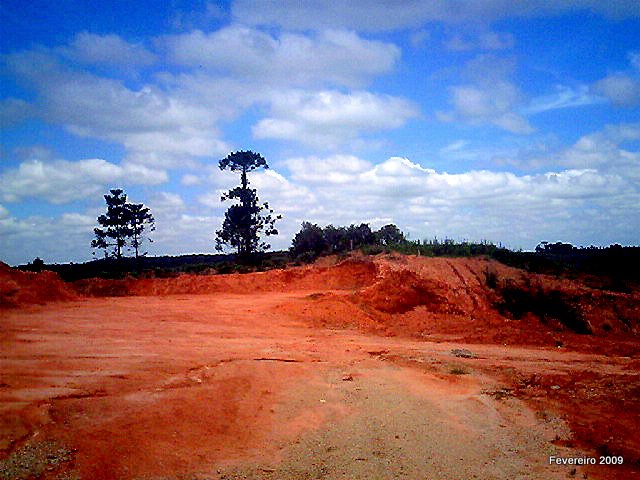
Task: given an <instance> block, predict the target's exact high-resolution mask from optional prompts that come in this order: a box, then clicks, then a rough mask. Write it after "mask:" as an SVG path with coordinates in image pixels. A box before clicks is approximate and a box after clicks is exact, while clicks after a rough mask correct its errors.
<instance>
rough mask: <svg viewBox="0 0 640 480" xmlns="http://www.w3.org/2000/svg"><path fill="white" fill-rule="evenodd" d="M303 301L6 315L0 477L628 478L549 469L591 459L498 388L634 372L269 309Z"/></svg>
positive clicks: (235, 299)
mask: <svg viewBox="0 0 640 480" xmlns="http://www.w3.org/2000/svg"><path fill="white" fill-rule="evenodd" d="M309 294H310V292H309V291H296V292H289V293H273V292H270V293H262V294H257V295H252V296H248V295H234V294H214V295H174V296H165V297H123V298H106V299H90V300H82V301H75V302H68V303H58V304H53V305H49V306H42V307H28V308H23V309H19V310H10V311H3V312H2V313H1V317H0V318H1V326H2V330H1V332H2V333H1V337H0V338H1V342H2V379H1V388H0V414H1V420H2V422H1V431H0V441H1V443H0V447H1V448H2V449H3V450H4V452H5V456H6V457H7V458H5V459H4V460H2V461H1V463H0V478H25V479H26V478H29V475H40V474H41V475H42V478H69V479H71V478H83V479H111V478H118V479H187V478H188V479H196V478H197V479H205V478H206V479H218V478H219V479H234V478H252V479H254V478H255V479H261V478H268V479H301V478H309V479H312V478H314V479H315V478H323V479H339V478H345V479H346V478H349V479H372V478H376V479H385V478H407V479H417V478H421V479H422V478H425V479H460V478H478V479H518V478H522V479H524V478H527V479H538V478H539V479H551V478H566V476H567V475H575V476H576V478H582V477H583V475H588V478H616V477H612V476H610V475H616V474H617V473H623V472H624V476H625V478H632V477H630V475H635V473H634V471H633V469H632V468H630V467H629V466H628V465H627V466H625V467H620V469H616V468H617V467H607V468H601V469H593V468H585V467H577V468H576V467H571V466H566V465H565V466H555V465H554V466H552V465H549V461H548V460H549V456H550V455H556V456H565V457H567V456H570V457H577V456H583V455H591V456H592V455H594V453H593V452H587V453H585V452H582V451H579V450H576V449H570V448H567V447H566V445H567V444H568V443H567V442H566V441H565V442H563V440H567V439H568V438H569V437H570V435H571V433H570V432H569V431H568V428H567V425H566V424H565V423H564V422H563V421H562V420H561V419H560V418H558V416H556V415H554V414H553V413H552V412H545V413H544V415H541V414H540V412H539V411H534V410H533V409H531V408H530V407H529V406H528V404H526V403H524V402H523V401H522V400H520V399H518V398H515V397H514V396H513V395H510V394H509V392H510V390H509V389H508V388H507V387H508V385H506V384H505V383H504V381H503V379H502V377H501V374H502V373H504V372H505V371H507V370H509V369H512V370H513V371H515V370H516V369H517V371H523V372H529V373H530V372H535V371H537V370H540V369H548V368H550V367H551V368H555V369H556V370H558V371H561V370H563V369H575V368H578V369H593V368H594V365H598V366H602V365H604V367H603V368H608V369H609V370H610V371H611V372H613V373H621V372H625V371H628V370H629V368H630V366H629V365H630V362H632V360H631V359H627V360H625V359H619V360H618V361H617V362H611V361H608V360H606V359H604V358H603V357H599V356H596V355H589V354H585V353H570V352H567V353H565V354H563V353H561V352H554V351H552V350H550V349H548V348H534V347H531V348H523V347H519V348H516V347H505V346H498V345H479V344H474V345H464V344H460V343H447V342H443V341H440V342H433V341H417V340H412V339H406V338H397V337H379V336H373V335H367V334H363V333H360V332H358V331H355V330H342V329H328V328H318V327H317V326H312V325H311V324H309V323H306V322H304V321H302V320H300V318H299V317H296V316H292V315H288V314H286V309H285V310H283V309H282V305H283V304H287V303H290V302H300V301H305V298H308V295H309ZM454 349H467V350H469V352H466V351H462V352H458V354H459V355H462V357H459V356H455V355H454V354H452V350H454ZM469 354H471V355H469ZM465 357H471V358H465ZM563 445H565V446H563ZM9 452H11V454H9ZM7 455H8V456H7ZM574 468H576V469H575V470H574ZM623 468H624V470H622V469H623ZM584 478H586V477H584ZM619 478H622V477H619Z"/></svg>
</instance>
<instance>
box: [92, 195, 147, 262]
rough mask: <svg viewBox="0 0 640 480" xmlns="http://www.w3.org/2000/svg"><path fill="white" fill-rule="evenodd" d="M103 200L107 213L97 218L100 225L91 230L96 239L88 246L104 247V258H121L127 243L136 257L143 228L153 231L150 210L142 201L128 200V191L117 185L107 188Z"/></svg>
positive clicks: (141, 239)
mask: <svg viewBox="0 0 640 480" xmlns="http://www.w3.org/2000/svg"><path fill="white" fill-rule="evenodd" d="M104 199H105V201H106V202H107V213H106V214H104V215H100V216H99V217H98V223H99V224H100V226H101V227H102V228H94V229H93V232H94V234H95V238H94V239H93V240H92V242H91V246H92V247H93V248H101V249H103V250H104V254H105V257H109V256H111V257H113V258H116V259H118V260H120V259H121V258H122V256H123V249H124V248H125V247H127V246H128V245H129V246H130V247H131V248H132V249H133V250H134V251H135V256H136V258H138V256H139V249H140V246H141V244H142V241H143V238H144V237H143V234H144V231H145V229H146V228H147V227H149V230H150V231H153V230H155V226H154V219H153V216H152V215H151V213H150V212H149V209H148V208H147V207H145V206H144V205H143V204H141V203H139V204H135V203H134V204H132V203H128V202H127V194H126V193H124V191H123V190H122V189H119V188H115V189H112V190H110V194H107V195H105V196H104ZM149 241H151V240H150V239H149Z"/></svg>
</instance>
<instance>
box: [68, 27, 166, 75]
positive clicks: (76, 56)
mask: <svg viewBox="0 0 640 480" xmlns="http://www.w3.org/2000/svg"><path fill="white" fill-rule="evenodd" d="M61 52H62V53H63V55H66V56H69V57H70V58H72V59H73V60H75V61H78V62H81V63H85V64H89V65H116V66H117V65H121V66H125V67H127V68H129V67H141V66H148V65H151V64H153V63H154V62H155V61H156V60H157V58H156V56H155V55H154V54H153V53H151V52H150V51H149V50H147V49H146V48H145V47H144V45H142V44H140V43H129V42H127V41H126V40H123V39H122V38H121V37H119V36H118V35H115V34H109V35H96V34H94V33H89V32H81V33H78V34H77V35H76V36H75V37H74V38H73V40H72V41H71V43H70V44H69V46H68V47H64V48H62V49H61Z"/></svg>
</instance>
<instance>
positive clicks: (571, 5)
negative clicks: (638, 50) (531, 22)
mask: <svg viewBox="0 0 640 480" xmlns="http://www.w3.org/2000/svg"><path fill="white" fill-rule="evenodd" d="M579 10H588V11H592V12H594V13H597V14H600V15H605V16H607V17H613V18H637V17H638V16H640V5H638V3H637V2H636V1H634V0H617V1H616V0H611V1H608V2H602V1H598V0H572V1H570V2H549V1H546V0H523V1H518V2H505V1H504V0H482V1H480V0H459V1H456V2H452V1H449V0H412V1H405V2H395V3H394V4H393V10H392V11H390V7H389V2H388V1H386V0H358V1H351V2H339V3H336V2H335V1H332V0H315V1H304V2H302V1H300V0H267V1H264V0H236V1H234V3H233V4H232V15H233V16H234V17H235V18H236V19H237V20H239V21H240V22H242V23H245V24H250V25H278V26H281V27H284V28H289V29H299V30H307V29H316V28H348V29H355V30H360V31H374V32H375V31H390V30H402V29H406V28H413V27H418V26H420V25H422V24H424V23H426V22H430V21H441V22H446V23H459V22H472V23H473V22H475V23H486V22H492V21H495V20H500V19H504V18H510V17H543V16H548V15H558V14H563V13H566V12H570V11H579Z"/></svg>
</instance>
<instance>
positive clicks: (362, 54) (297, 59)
mask: <svg viewBox="0 0 640 480" xmlns="http://www.w3.org/2000/svg"><path fill="white" fill-rule="evenodd" d="M162 43H163V44H164V46H165V48H166V49H167V54H168V58H169V60H170V61H172V62H174V63H177V64H179V65H183V66H189V67H194V66H197V67H200V68H205V69H207V70H210V71H213V72H215V73H222V74H228V75H232V76H237V77H241V78H243V79H245V80H246V79H247V78H251V79H254V80H258V81H260V82H272V83H275V82H277V83H278V84H279V85H281V86H282V85H288V84H295V85H308V84H322V83H325V82H331V83H334V84H340V85H348V86H354V85H360V84H362V83H364V82H365V81H368V80H369V79H371V78H372V77H374V76H376V75H380V74H382V73H386V72H389V71H390V70H391V69H392V68H393V67H394V66H395V64H396V62H397V61H398V59H399V58H400V49H399V48H398V47H396V46H395V45H393V44H390V43H384V42H380V41H375V40H366V39H363V38H362V37H360V36H358V35H357V34H356V33H354V32H347V31H337V30H325V31H322V32H320V33H317V34H315V35H312V36H309V35H301V34H292V33H286V32H285V33H281V34H280V35H279V36H273V35H271V34H269V33H265V32H263V31H260V30H256V29H252V28H247V27H244V26H240V25H232V26H229V27H226V28H222V29H220V30H217V31H215V32H211V33H204V32H201V31H199V30H195V31H193V32H190V33H185V34H181V35H174V36H168V37H165V38H164V40H163V42H162Z"/></svg>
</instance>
